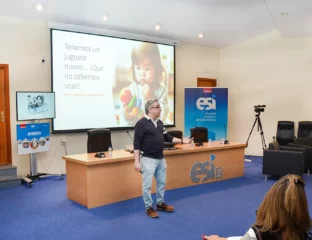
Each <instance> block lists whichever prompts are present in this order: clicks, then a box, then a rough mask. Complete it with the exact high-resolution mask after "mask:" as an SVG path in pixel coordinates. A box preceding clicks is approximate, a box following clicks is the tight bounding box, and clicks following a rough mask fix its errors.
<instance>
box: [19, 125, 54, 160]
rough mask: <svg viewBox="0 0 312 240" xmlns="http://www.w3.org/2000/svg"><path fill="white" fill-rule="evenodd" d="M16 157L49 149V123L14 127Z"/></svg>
mask: <svg viewBox="0 0 312 240" xmlns="http://www.w3.org/2000/svg"><path fill="white" fill-rule="evenodd" d="M16 137H17V153H18V155H23V154H29V153H37V152H44V151H48V150H49V149H50V123H35V124H19V125H16Z"/></svg>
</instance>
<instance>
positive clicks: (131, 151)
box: [127, 131, 134, 153]
mask: <svg viewBox="0 0 312 240" xmlns="http://www.w3.org/2000/svg"><path fill="white" fill-rule="evenodd" d="M127 133H128V135H129V137H130V139H131V141H132V143H133V142H134V140H133V138H132V137H131V135H130V133H129V131H127ZM129 152H130V153H133V149H132V150H130V151H129Z"/></svg>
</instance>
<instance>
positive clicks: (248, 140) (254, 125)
mask: <svg viewBox="0 0 312 240" xmlns="http://www.w3.org/2000/svg"><path fill="white" fill-rule="evenodd" d="M256 123H257V118H256V119H255V121H254V124H253V125H252V128H251V131H250V133H249V136H248V138H247V141H246V144H247V147H248V141H249V138H250V136H251V133H252V131H253V130H254V127H255V125H256Z"/></svg>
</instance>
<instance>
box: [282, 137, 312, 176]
mask: <svg viewBox="0 0 312 240" xmlns="http://www.w3.org/2000/svg"><path fill="white" fill-rule="evenodd" d="M287 146H290V147H299V148H304V149H305V159H304V169H305V172H307V173H308V174H309V175H310V173H311V171H312V138H294V143H289V144H288V145H287Z"/></svg>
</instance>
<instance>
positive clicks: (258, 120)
mask: <svg viewBox="0 0 312 240" xmlns="http://www.w3.org/2000/svg"><path fill="white" fill-rule="evenodd" d="M255 117H256V119H255V121H254V124H253V125H252V128H251V131H250V133H249V136H248V139H247V142H246V144H247V147H248V141H249V138H250V136H251V133H252V131H253V130H254V128H255V125H256V123H258V125H257V127H258V132H259V130H260V135H261V141H262V149H263V150H264V149H265V148H266V144H265V139H264V134H263V129H262V123H261V119H260V112H257V113H256V116H255Z"/></svg>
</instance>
